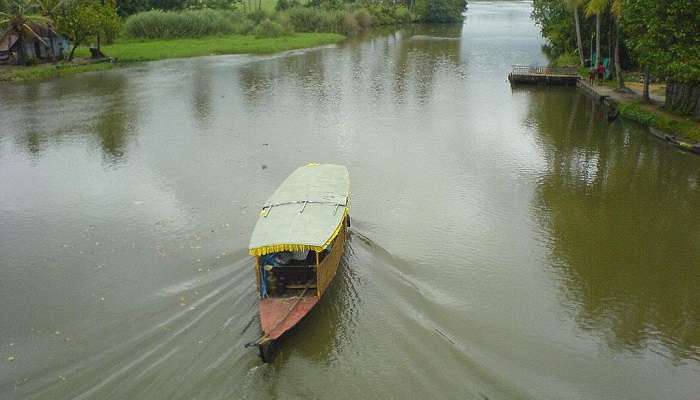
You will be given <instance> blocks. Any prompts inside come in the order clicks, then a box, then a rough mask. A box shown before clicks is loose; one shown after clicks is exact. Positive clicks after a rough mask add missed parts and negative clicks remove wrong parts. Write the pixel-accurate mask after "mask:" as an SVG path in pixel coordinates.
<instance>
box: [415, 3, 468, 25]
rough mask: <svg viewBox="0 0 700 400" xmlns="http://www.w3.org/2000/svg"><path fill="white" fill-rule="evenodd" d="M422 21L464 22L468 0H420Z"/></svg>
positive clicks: (419, 8)
mask: <svg viewBox="0 0 700 400" xmlns="http://www.w3.org/2000/svg"><path fill="white" fill-rule="evenodd" d="M417 7H418V10H419V16H420V20H421V22H429V23H452V22H462V20H463V19H464V15H463V13H464V10H465V9H466V7H467V1H466V0H420V1H419V3H418V4H417Z"/></svg>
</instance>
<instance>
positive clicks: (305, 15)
mask: <svg viewBox="0 0 700 400" xmlns="http://www.w3.org/2000/svg"><path fill="white" fill-rule="evenodd" d="M321 14H322V12H321V11H320V10H318V9H316V8H306V7H294V8H292V9H289V10H288V11H287V14H286V15H287V18H288V19H289V23H291V24H292V26H293V27H294V30H295V31H296V32H320V30H321V26H322V15H321Z"/></svg>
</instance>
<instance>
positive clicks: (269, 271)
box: [249, 164, 350, 362]
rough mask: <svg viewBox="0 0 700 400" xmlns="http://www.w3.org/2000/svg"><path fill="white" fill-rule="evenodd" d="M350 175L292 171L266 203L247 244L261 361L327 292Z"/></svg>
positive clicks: (342, 234)
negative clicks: (255, 293) (252, 263)
mask: <svg viewBox="0 0 700 400" xmlns="http://www.w3.org/2000/svg"><path fill="white" fill-rule="evenodd" d="M349 190H350V178H349V175H348V170H347V169H346V168H345V167H343V166H340V165H331V164H323V165H321V164H309V165H306V166H304V167H301V168H298V169H297V170H296V171H294V172H293V173H292V174H291V175H290V176H289V177H287V179H286V180H285V181H284V182H283V183H282V185H281V186H280V187H279V188H278V189H277V190H276V191H275V192H274V194H273V195H272V196H271V197H270V198H269V199H268V200H267V202H266V203H265V205H264V206H263V207H262V210H261V211H260V217H259V218H258V222H257V223H256V225H255V228H254V230H253V235H252V237H251V239H250V246H249V251H250V254H251V255H252V256H254V257H255V277H256V282H257V288H258V296H259V301H258V305H259V313H260V325H261V327H262V331H263V336H262V337H261V338H260V339H258V340H257V341H255V342H253V344H257V345H258V348H259V350H260V356H261V358H262V359H263V361H265V362H268V361H271V359H272V358H273V357H274V347H275V343H276V341H277V340H278V339H279V338H280V337H281V336H282V335H283V334H284V333H285V332H287V331H289V330H290V329H292V328H293V327H294V326H295V325H296V324H297V323H299V321H301V319H302V318H304V316H306V315H307V314H308V313H309V312H310V311H311V310H312V309H313V308H314V306H315V305H316V304H318V302H319V300H320V299H321V297H322V296H323V294H324V293H325V292H326V290H327V289H328V287H329V286H330V284H331V282H332V281H333V278H334V277H335V275H336V271H337V270H338V265H339V264H340V259H341V257H342V255H343V250H344V248H345V241H346V236H347V227H348V226H349V222H350V217H349V215H348V201H349V197H350V192H349Z"/></svg>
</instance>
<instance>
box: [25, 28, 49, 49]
mask: <svg viewBox="0 0 700 400" xmlns="http://www.w3.org/2000/svg"><path fill="white" fill-rule="evenodd" d="M22 27H23V28H24V29H26V30H27V31H29V33H31V34H32V35H33V36H34V37H35V38H37V39H39V41H40V42H41V43H43V44H44V46H46V47H50V46H49V44H48V43H46V41H44V39H42V38H41V36H39V35H38V34H37V33H36V32H34V30H33V29H32V27H31V26H29V25H27V24H22Z"/></svg>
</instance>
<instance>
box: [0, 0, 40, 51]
mask: <svg viewBox="0 0 700 400" xmlns="http://www.w3.org/2000/svg"><path fill="white" fill-rule="evenodd" d="M0 5H1V6H2V7H1V8H0V27H7V28H8V29H9V30H10V31H12V32H15V33H17V37H18V39H17V46H18V50H17V63H18V64H24V63H25V62H26V59H27V55H26V53H25V51H24V40H25V38H26V37H34V38H36V39H37V40H39V41H40V42H42V43H43V44H45V45H46V47H50V46H49V45H48V43H46V41H44V39H42V38H41V36H39V35H38V34H37V33H36V32H34V29H32V25H33V24H38V23H41V24H47V23H48V22H49V20H48V18H46V17H44V16H42V15H38V14H39V12H40V8H39V4H38V3H37V2H35V1H33V0H9V1H3V2H2V3H0Z"/></svg>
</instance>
